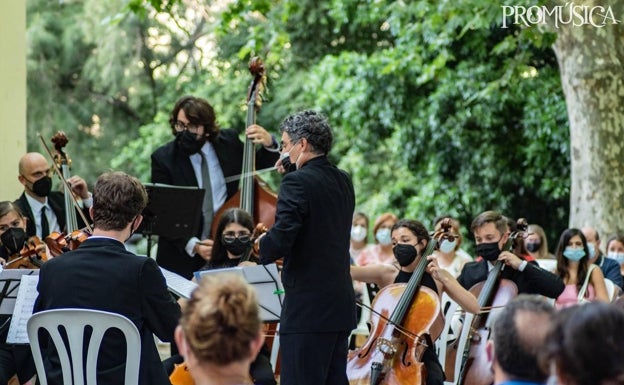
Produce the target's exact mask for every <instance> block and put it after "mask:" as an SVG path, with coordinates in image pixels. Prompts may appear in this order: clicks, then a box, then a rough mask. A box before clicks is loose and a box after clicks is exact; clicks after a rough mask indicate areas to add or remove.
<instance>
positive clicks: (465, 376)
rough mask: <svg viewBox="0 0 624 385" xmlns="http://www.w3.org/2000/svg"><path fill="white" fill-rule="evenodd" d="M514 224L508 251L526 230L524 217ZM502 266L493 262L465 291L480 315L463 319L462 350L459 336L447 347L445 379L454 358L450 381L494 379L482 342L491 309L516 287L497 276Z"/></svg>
mask: <svg viewBox="0 0 624 385" xmlns="http://www.w3.org/2000/svg"><path fill="white" fill-rule="evenodd" d="M516 227H517V229H516V230H515V231H513V232H512V233H511V234H510V235H509V238H508V239H507V241H506V242H505V245H504V247H503V251H511V250H512V249H513V248H514V244H515V242H516V239H518V238H523V237H524V236H525V235H526V232H527V229H528V224H527V221H526V219H524V218H520V219H518V221H517V222H516ZM503 267H504V262H503V261H498V260H497V261H496V262H495V263H494V268H493V269H492V270H491V271H490V272H489V273H488V276H487V279H486V280H485V281H484V282H479V283H477V284H476V285H474V286H473V287H471V288H470V290H469V291H470V292H471V293H473V294H474V295H475V296H476V297H477V301H478V302H479V306H480V307H481V309H482V310H481V313H480V314H475V315H471V314H467V315H466V318H465V319H464V322H465V323H468V324H469V325H470V328H469V333H470V334H469V335H468V336H466V337H467V339H465V340H466V343H465V346H464V347H463V349H460V342H461V341H462V338H461V337H462V336H459V337H458V338H457V340H455V341H454V342H453V343H452V344H451V346H450V348H449V349H448V350H447V359H446V365H445V366H446V368H445V373H446V376H447V378H453V379H454V378H455V375H456V373H455V368H454V367H455V362H456V360H457V359H459V360H461V366H460V367H461V370H460V372H459V373H457V375H458V378H457V381H454V382H455V383H456V384H458V385H459V384H461V385H490V384H491V383H492V382H493V380H494V378H493V376H492V371H491V367H490V363H489V362H488V360H487V355H486V352H485V345H486V342H487V340H488V339H489V335H490V325H491V323H492V322H493V318H494V317H492V316H491V312H492V310H495V309H497V308H501V307H503V306H505V305H506V304H507V302H509V301H510V300H511V299H512V298H514V297H515V296H517V295H518V287H517V286H516V284H515V283H514V282H513V281H511V280H508V279H501V278H500V276H501V272H502V269H503ZM464 330H466V328H464Z"/></svg>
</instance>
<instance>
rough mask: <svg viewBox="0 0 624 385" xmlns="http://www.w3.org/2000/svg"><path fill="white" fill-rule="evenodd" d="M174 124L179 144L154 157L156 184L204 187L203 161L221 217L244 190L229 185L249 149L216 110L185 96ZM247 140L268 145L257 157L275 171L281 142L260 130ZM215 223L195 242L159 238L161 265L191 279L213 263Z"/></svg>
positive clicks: (255, 129)
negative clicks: (245, 149) (222, 122)
mask: <svg viewBox="0 0 624 385" xmlns="http://www.w3.org/2000/svg"><path fill="white" fill-rule="evenodd" d="M169 124H170V126H171V132H172V134H173V135H174V136H175V139H174V140H172V141H170V142H168V143H166V144H165V145H163V146H161V147H159V148H158V149H156V151H154V152H153V153H152V156H151V168H152V176H151V181H152V183H164V184H169V185H175V186H197V187H201V186H202V183H203V179H204V178H203V174H202V157H203V158H204V159H205V160H206V162H207V164H208V170H209V178H210V186H211V192H212V194H211V195H212V203H213V204H212V212H213V213H216V212H217V210H218V209H219V208H220V207H221V205H223V203H224V202H225V201H226V200H227V199H228V198H230V197H231V196H232V195H234V193H236V191H237V188H238V181H232V182H229V183H226V182H225V178H228V177H231V176H234V175H238V174H240V172H241V169H242V161H243V143H242V142H241V140H240V139H239V137H238V132H237V131H236V130H234V129H221V128H220V127H219V126H218V124H217V122H216V117H215V112H214V109H213V107H212V106H211V105H210V104H209V103H208V102H207V101H206V100H204V99H202V98H198V97H195V96H184V97H182V98H180V99H179V100H178V101H177V102H176V104H175V106H174V107H173V110H172V111H171V113H170V115H169ZM245 135H246V136H247V138H249V139H251V140H252V141H253V143H254V144H261V145H262V146H259V149H258V150H257V152H256V165H257V167H258V168H267V167H271V166H273V165H274V164H275V162H276V161H277V160H278V158H279V148H278V144H277V140H276V139H275V138H274V137H273V136H271V134H269V133H268V132H267V131H266V130H265V129H264V128H263V127H261V126H259V125H257V124H254V125H251V126H249V127H247V129H246V130H245ZM213 215H214V214H213ZM211 221H212V218H206V221H205V220H204V218H202V222H201V224H200V226H199V230H198V233H197V234H196V235H195V236H194V237H192V238H190V239H170V238H167V237H159V239H158V251H157V254H156V261H157V262H158V264H159V265H161V266H162V267H164V268H166V269H168V270H171V271H174V272H176V273H178V274H180V275H182V276H184V277H186V278H187V279H190V278H191V277H192V276H193V272H195V271H197V270H199V269H200V268H201V267H202V266H203V265H204V264H205V263H206V261H208V260H210V255H211V252H212V244H213V241H212V240H211V239H208V235H209V234H210V226H209V225H208V223H209V222H211ZM203 224H207V225H206V226H205V227H207V228H206V229H202V227H204V225H203ZM200 240H201V242H200Z"/></svg>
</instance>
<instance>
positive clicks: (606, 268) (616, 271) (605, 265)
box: [581, 226, 624, 289]
mask: <svg viewBox="0 0 624 385" xmlns="http://www.w3.org/2000/svg"><path fill="white" fill-rule="evenodd" d="M581 232H583V235H584V236H585V239H586V240H587V247H589V254H591V255H590V258H589V261H590V262H591V263H593V264H594V265H598V266H599V267H600V270H602V274H603V275H604V277H605V278H607V279H610V280H611V281H613V283H614V284H616V285H617V286H619V287H620V288H622V289H624V281H623V280H622V275H621V274H620V264H619V263H617V261H615V260H614V259H611V258H607V257H605V256H604V254H603V253H602V251H601V250H600V235H599V234H598V231H597V230H596V229H594V228H593V227H589V226H587V227H583V228H582V229H581Z"/></svg>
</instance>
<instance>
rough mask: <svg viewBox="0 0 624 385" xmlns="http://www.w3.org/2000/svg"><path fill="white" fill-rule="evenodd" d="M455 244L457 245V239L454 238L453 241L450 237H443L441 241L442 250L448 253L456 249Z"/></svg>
mask: <svg viewBox="0 0 624 385" xmlns="http://www.w3.org/2000/svg"><path fill="white" fill-rule="evenodd" d="M455 245H457V241H456V240H453V242H451V241H449V240H448V239H443V240H442V242H441V243H440V252H442V253H444V254H448V253H450V252H451V251H453V250H455Z"/></svg>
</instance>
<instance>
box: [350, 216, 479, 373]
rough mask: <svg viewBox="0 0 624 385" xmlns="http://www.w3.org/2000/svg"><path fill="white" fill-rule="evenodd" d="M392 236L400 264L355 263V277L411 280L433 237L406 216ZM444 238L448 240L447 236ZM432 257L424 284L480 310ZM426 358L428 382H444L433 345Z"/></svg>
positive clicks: (469, 308) (380, 281)
mask: <svg viewBox="0 0 624 385" xmlns="http://www.w3.org/2000/svg"><path fill="white" fill-rule="evenodd" d="M391 238H392V245H393V247H392V252H393V254H394V257H395V260H396V262H397V263H398V265H399V266H398V267H397V266H395V265H390V264H374V265H367V266H352V267H351V275H352V277H353V279H354V280H359V281H363V282H367V283H376V284H377V285H378V286H379V287H380V288H383V287H385V286H387V285H388V284H390V283H407V282H409V280H410V278H411V277H412V275H413V273H414V270H415V269H416V266H417V265H418V261H419V259H420V258H419V257H422V254H423V252H424V250H425V248H426V247H427V243H428V242H429V241H430V239H431V237H430V236H429V233H428V232H427V229H426V228H425V226H424V225H423V224H422V223H420V222H418V221H415V220H410V219H402V220H399V221H398V222H397V223H395V224H394V225H393V226H392V230H391ZM442 242H448V241H446V240H443V241H442ZM428 259H429V260H430V262H429V264H428V266H427V271H426V272H425V275H424V276H423V279H422V283H421V284H422V285H423V286H425V287H428V288H430V289H431V290H433V291H435V292H436V293H437V294H438V295H441V294H442V293H443V292H446V293H447V294H448V295H449V297H451V298H452V299H453V300H455V301H456V302H457V303H458V304H459V305H461V306H462V308H464V309H465V310H466V311H468V312H470V313H477V312H479V304H478V302H477V299H476V298H475V296H474V295H473V294H472V293H470V292H469V291H467V290H466V289H464V288H463V287H461V286H460V285H459V283H458V282H457V281H456V280H455V278H454V277H453V276H452V275H451V273H449V272H448V271H447V270H445V269H443V268H441V267H440V266H439V265H438V262H437V259H436V257H435V256H434V255H430V256H429V257H428ZM422 362H423V363H424V364H425V367H426V369H427V377H426V384H427V385H441V384H442V383H443V382H444V371H443V369H442V367H441V366H440V363H439V361H438V358H437V356H436V353H435V350H434V349H433V346H429V347H427V349H426V350H425V352H424V354H423V357H422Z"/></svg>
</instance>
